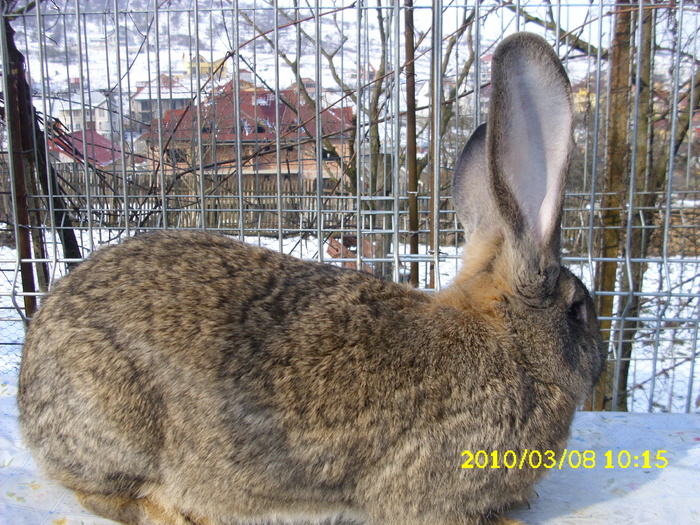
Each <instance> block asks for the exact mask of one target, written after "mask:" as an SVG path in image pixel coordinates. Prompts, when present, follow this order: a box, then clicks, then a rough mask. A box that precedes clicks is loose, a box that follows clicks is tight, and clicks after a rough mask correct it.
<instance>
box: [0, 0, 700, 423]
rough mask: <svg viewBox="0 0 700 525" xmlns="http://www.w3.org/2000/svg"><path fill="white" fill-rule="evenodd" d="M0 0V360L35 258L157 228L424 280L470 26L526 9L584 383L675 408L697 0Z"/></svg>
mask: <svg viewBox="0 0 700 525" xmlns="http://www.w3.org/2000/svg"><path fill="white" fill-rule="evenodd" d="M2 6H3V10H2V22H3V23H2V24H0V43H1V44H2V83H1V86H2V91H3V113H2V126H1V128H2V129H1V130H0V133H1V137H0V140H1V149H2V156H1V157H0V174H1V178H0V191H1V192H2V193H1V194H2V199H1V201H0V206H1V209H0V220H2V224H3V225H4V228H3V231H2V232H1V234H0V241H1V246H0V270H1V271H2V285H1V287H0V300H1V302H0V308H1V309H2V314H1V318H0V373H1V374H16V371H17V367H18V363H19V355H20V351H21V342H22V339H23V335H24V326H25V322H26V321H27V319H28V318H30V317H31V315H32V313H33V312H34V311H35V309H36V308H37V307H38V305H39V304H40V302H41V296H42V295H43V294H44V293H45V292H46V290H47V289H48V287H49V286H50V284H51V282H53V281H54V280H55V279H56V278H58V277H59V276H60V275H62V274H64V273H65V272H66V271H68V269H69V268H70V266H71V265H72V264H75V263H77V262H78V261H80V260H81V259H83V258H84V257H86V256H88V255H89V254H90V253H91V252H92V251H93V250H94V249H96V248H97V247H98V246H100V245H102V244H104V243H113V242H118V241H119V240H120V239H122V238H124V237H127V236H131V235H135V234H137V233H140V232H143V231H147V230H153V229H157V228H199V229H208V230H216V231H221V232H224V233H226V234H230V235H234V236H238V237H241V238H244V239H245V240H246V241H248V242H253V243H258V244H262V245H265V246H269V247H271V248H273V249H276V250H280V251H284V252H287V253H291V254H293V255H296V256H298V257H301V258H307V259H316V260H319V261H324V262H327V263H329V264H337V265H344V266H347V267H352V268H357V269H361V270H364V271H368V272H372V273H374V274H376V275H379V276H382V277H384V278H389V279H393V280H396V281H406V282H411V283H413V284H414V285H415V286H419V287H422V288H426V289H435V290H437V289H439V288H441V287H444V286H446V285H447V284H449V281H450V279H451V278H452V276H453V275H454V274H455V271H456V268H457V266H458V264H459V253H460V249H459V246H460V242H461V226H460V225H459V224H458V222H457V219H456V217H455V214H454V210H453V207H452V203H451V197H450V178H451V174H452V169H453V166H454V164H455V160H456V157H457V155H458V153H459V151H460V149H461V147H462V146H463V145H464V143H465V142H466V140H467V138H468V137H469V135H470V133H471V132H472V131H473V130H474V129H475V128H476V126H478V125H479V124H481V123H482V122H483V121H484V120H485V114H486V111H487V108H488V100H489V95H490V86H489V79H490V60H491V56H492V52H493V49H494V47H495V45H496V44H497V43H498V42H499V41H500V40H502V39H503V38H504V37H505V36H507V35H508V34H511V33H513V32H515V31H519V30H528V31H532V32H535V33H539V34H541V35H543V36H544V37H545V38H546V39H547V40H548V41H549V42H551V44H552V46H553V47H554V48H555V50H556V52H557V53H558V55H559V56H560V57H561V59H562V61H563V64H564V67H565V68H566V70H567V72H568V74H569V76H570V78H571V83H572V89H573V98H574V104H575V111H576V117H575V118H576V121H575V141H576V149H575V154H574V158H573V161H572V169H571V174H570V178H569V185H568V188H567V198H566V203H565V212H564V219H563V220H564V228H563V233H562V235H563V246H564V254H565V262H566V264H568V265H569V266H570V267H571V268H572V270H573V271H574V272H575V273H576V274H578V275H579V276H581V277H582V278H583V280H584V281H585V282H586V283H587V284H588V286H589V287H590V288H591V289H592V291H593V293H594V295H595V300H596V302H597V307H598V311H599V314H600V318H601V322H602V327H603V336H604V339H605V341H606V342H607V344H608V349H609V361H608V366H607V368H606V370H605V373H604V376H603V378H602V380H601V382H600V385H599V386H598V387H597V389H596V391H595V393H594V395H593V396H592V399H591V400H590V403H589V408H593V409H597V410H631V411H640V412H645V411H668V412H696V413H697V412H699V411H700V409H699V408H698V407H699V406H700V371H699V369H700V366H699V365H698V351H699V349H698V317H699V310H700V277H699V276H698V273H700V272H699V266H700V258H699V249H700V240H699V236H700V191H699V184H700V156H699V154H698V151H699V150H700V145H699V144H698V139H699V138H700V67H699V63H700V62H699V61H700V49H698V46H699V45H700V38H698V23H699V21H700V15H699V12H698V11H699V8H698V4H697V3H695V2H691V1H683V0H678V1H676V2H670V3H667V2H663V3H652V2H649V1H648V0H639V1H638V2H635V1H624V0H618V1H617V2H612V1H610V0H605V1H603V0H592V1H590V2H573V1H572V2H566V1H559V2H555V1H549V0H547V1H530V0H519V1H517V0H516V1H515V2H513V1H508V2H506V1H499V0H477V1H476V2H468V3H460V2H450V1H447V0H445V1H434V2H419V1H417V0H416V1H415V5H413V3H412V2H411V1H410V0H408V1H406V2H384V3H383V2H381V1H380V0H376V1H373V0H356V1H355V2H345V1H341V0H337V1H333V0H317V1H316V2H315V3H314V2H298V1H296V0H294V1H291V2H290V1H281V0H247V1H245V0H226V1H221V0H216V1H215V0H206V1H188V0H178V1H175V0H128V1H127V0H113V1H110V0H81V1H78V0H52V1H51V2H46V1H44V2H42V1H40V2H22V1H8V0H4V1H3V2H2ZM413 136H415V137H416V138H415V141H413V140H412V137H413Z"/></svg>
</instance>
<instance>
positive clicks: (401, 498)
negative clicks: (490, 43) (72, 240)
mask: <svg viewBox="0 0 700 525" xmlns="http://www.w3.org/2000/svg"><path fill="white" fill-rule="evenodd" d="M492 67H493V83H492V95H491V106H490V111H489V116H488V123H487V126H488V127H484V126H482V127H480V128H479V129H477V131H476V132H475V133H474V135H473V136H472V138H471V139H470V141H469V143H468V144H467V145H466V147H465V148H464V151H463V152H462V154H461V157H460V159H459V161H458V164H457V168H456V172H455V177H454V184H453V186H454V192H453V193H454V199H455V205H456V208H457V211H458V214H459V217H460V220H461V221H462V223H463V224H464V226H465V228H466V234H467V244H466V247H465V249H464V263H463V265H462V268H461V271H460V273H459V275H458V276H457V277H456V279H455V281H454V283H453V284H452V285H451V286H450V287H449V288H448V289H446V290H443V291H441V292H439V293H435V294H432V295H431V294H428V293H423V292H420V291H416V290H413V289H410V288H408V287H406V286H403V285H399V284H394V283H390V282H386V281H383V280H380V279H377V278H375V277H372V276H371V275H368V274H364V273H359V272H355V271H351V270H346V269H341V268H337V267H331V266H327V265H321V264H318V263H314V262H303V261H300V260H297V259H295V258H293V257H289V256H286V255H281V254H279V253H275V252H272V251H269V250H265V249H261V248H257V247H253V246H249V245H246V244H243V243H241V242H238V241H236V240H232V239H230V238H227V237H224V236H220V235H212V234H208V233H201V232H174V231H164V232H161V233H153V234H148V235H143V236H139V237H136V238H134V239H131V240H128V241H126V242H124V243H123V244H121V245H118V246H111V247H107V248H103V249H100V250H98V251H97V252H96V253H94V254H93V255H92V256H90V257H89V258H88V260H87V261H85V262H84V263H83V264H81V265H80V266H78V267H77V268H76V269H75V270H73V271H72V272H71V273H70V274H69V275H68V276H66V277H64V278H63V279H61V280H60V281H58V282H57V283H56V285H55V286H54V287H53V289H52V291H51V292H50V293H49V295H48V297H47V298H46V300H45V302H44V304H43V306H42V307H41V309H40V311H39V313H38V314H37V315H36V317H35V318H34V319H33V320H32V322H31V325H30V328H29V331H28V333H27V337H26V343H25V346H24V354H23V357H22V364H21V374H20V387H19V395H18V402H19V408H20V412H21V427H22V431H23V435H24V439H25V441H26V444H27V446H28V447H29V448H30V449H31V451H32V452H33V454H34V457H35V458H36V459H37V460H38V462H39V463H40V465H41V466H42V467H43V469H45V471H46V473H47V474H48V475H50V476H52V477H53V478H55V479H57V480H58V481H60V482H61V483H62V484H64V485H65V486H66V487H69V488H71V489H73V490H74V491H75V492H76V493H77V495H78V498H79V500H80V501H81V503H82V504H83V505H84V506H85V507H87V508H88V509H90V510H92V511H94V512H96V513H98V514H101V515H103V516H106V517H109V518H111V519H114V520H117V521H121V522H124V523H136V524H156V523H158V524H165V523H167V524H193V523H194V524H197V525H205V524H206V525H224V524H225V525H233V524H249V523H264V522H266V521H267V520H273V521H274V520H280V521H282V522H285V523H305V522H309V521H311V522H317V521H322V520H325V519H329V518H337V517H343V519H352V520H357V521H358V522H362V523H367V524H373V525H388V524H395V525H458V524H460V525H467V524H477V523H489V522H494V523H495V522H499V521H500V522H503V523H505V522H506V521H507V520H506V519H505V518H502V517H501V515H500V514H499V513H500V512H501V511H502V510H503V509H504V508H506V507H507V506H509V505H510V504H512V503H514V502H518V501H520V500H522V499H523V498H524V497H526V495H527V494H528V493H529V491H530V490H531V489H532V486H533V484H534V483H535V482H536V481H537V480H538V479H539V478H540V477H541V476H542V475H543V474H544V473H545V472H546V469H545V468H542V467H541V468H533V466H532V465H531V464H532V463H536V462H533V461H531V459H532V451H537V452H538V453H540V454H542V455H544V454H546V452H547V451H552V454H558V453H559V452H560V451H561V450H562V449H563V447H564V446H565V444H566V440H567V437H568V435H569V426H570V424H571V421H572V417H573V414H574V411H575V408H576V406H577V404H580V403H581V402H582V401H583V399H584V397H585V395H586V393H587V392H588V391H589V390H590V389H591V387H592V385H593V384H594V382H595V381H596V379H597V377H598V376H599V374H600V371H601V368H602V366H603V363H604V359H605V355H604V352H603V346H602V344H601V340H600V335H599V330H598V324H597V320H596V316H595V313H594V311H593V306H592V302H591V299H590V297H589V295H588V292H587V291H586V289H585V287H584V286H583V284H582V283H581V282H580V281H579V280H578V279H577V278H576V277H574V276H573V275H572V274H571V273H570V272H569V271H568V270H567V269H565V268H563V267H562V266H561V264H560V253H559V252H560V248H559V245H560V241H559V237H560V220H561V213H562V199H563V192H564V182H565V176H566V172H567V168H568V163H569V155H570V151H571V147H572V107H571V100H570V99H571V92H570V87H569V82H568V79H567V77H566V74H565V72H564V69H563V67H562V65H561V63H560V62H559V60H558V59H557V57H556V55H555V53H554V52H553V50H552V49H551V47H550V46H549V45H548V44H547V43H546V42H545V41H544V40H543V39H541V38H540V37H537V36H534V35H531V34H527V33H519V34H516V35H513V36H511V37H509V38H507V39H505V40H504V41H503V42H502V43H501V44H500V45H499V46H498V48H497V50H496V52H495V54H494V57H493V66H492ZM466 450H468V451H471V452H472V453H476V452H478V451H485V453H487V454H489V457H492V456H491V454H493V453H494V452H496V454H500V455H501V457H502V456H503V455H505V454H506V453H507V452H508V451H513V452H512V454H513V455H514V456H516V457H518V458H520V457H521V456H522V455H523V454H526V453H529V454H530V458H528V461H525V462H524V464H522V467H523V468H518V467H515V468H506V467H505V466H504V465H501V468H472V469H469V468H461V467H462V464H463V463H464V462H465V457H464V456H462V452H463V451H466ZM482 457H483V456H482ZM511 457H512V456H511ZM545 462H546V457H545ZM501 463H502V461H501ZM518 463H521V462H520V461H518ZM519 466H520V465H519Z"/></svg>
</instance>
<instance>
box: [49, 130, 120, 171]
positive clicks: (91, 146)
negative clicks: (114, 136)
mask: <svg viewBox="0 0 700 525" xmlns="http://www.w3.org/2000/svg"><path fill="white" fill-rule="evenodd" d="M48 143H49V152H50V153H52V154H53V155H54V156H55V157H56V158H57V160H58V161H59V162H61V163H77V164H85V162H86V161H87V163H88V164H90V165H93V166H96V167H99V168H107V167H109V166H113V165H115V164H116V163H117V162H119V161H121V160H122V149H121V147H120V146H119V145H118V144H115V143H114V142H112V141H110V140H109V139H107V138H106V137H103V136H102V135H100V134H99V133H97V132H96V131H95V130H92V129H89V130H82V131H75V132H72V133H60V134H54V135H53V136H51V137H49V139H48Z"/></svg>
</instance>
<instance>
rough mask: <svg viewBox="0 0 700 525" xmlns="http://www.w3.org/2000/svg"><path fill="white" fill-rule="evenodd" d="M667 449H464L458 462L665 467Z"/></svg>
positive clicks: (472, 466) (513, 465)
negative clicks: (637, 452) (640, 450)
mask: <svg viewBox="0 0 700 525" xmlns="http://www.w3.org/2000/svg"><path fill="white" fill-rule="evenodd" d="M666 454H668V451H667V450H656V451H651V450H645V451H643V452H641V453H639V454H634V453H632V452H630V451H629V450H618V451H614V450H608V451H606V452H604V453H602V454H601V453H600V452H596V451H595V450H569V449H566V448H565V449H564V450H563V451H561V452H560V453H557V452H555V451H553V450H543V451H540V450H528V449H525V450H522V451H515V450H506V451H500V450H492V451H486V450H477V451H471V450H465V451H464V452H462V457H463V458H465V459H466V461H465V462H464V463H462V468H465V469H486V468H492V469H500V468H506V469H525V468H546V469H562V468H564V467H568V468H573V469H578V468H584V469H588V468H596V467H600V466H602V467H603V468H609V469H615V468H621V469H626V468H642V469H652V468H659V469H661V468H666V467H667V466H668V459H667V458H666Z"/></svg>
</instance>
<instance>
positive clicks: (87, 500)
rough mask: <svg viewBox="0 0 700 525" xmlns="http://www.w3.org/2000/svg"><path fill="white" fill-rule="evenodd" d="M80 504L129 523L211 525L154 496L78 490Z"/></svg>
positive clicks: (137, 524) (112, 518) (101, 514)
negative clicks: (108, 493)
mask: <svg viewBox="0 0 700 525" xmlns="http://www.w3.org/2000/svg"><path fill="white" fill-rule="evenodd" d="M76 496H77V498H78V501H79V502H80V504H81V505H82V506H83V507H85V508H86V509H88V510H89V511H91V512H94V513H95V514H98V515H100V516H103V517H105V518H109V519H111V520H114V521H118V522H120V523H127V524H129V525H210V523H209V522H208V521H206V520H205V521H200V520H192V519H191V518H190V517H188V516H185V515H183V514H182V513H181V512H180V511H179V510H177V509H175V508H172V507H170V508H168V507H165V506H163V505H161V504H160V503H159V502H158V501H156V500H154V499H153V498H150V497H146V498H130V497H126V496H106V495H104V494H96V493H88V492H81V491H76Z"/></svg>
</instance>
